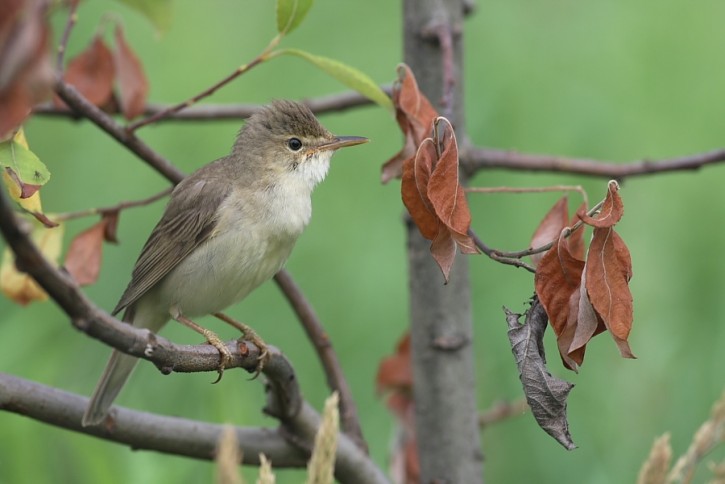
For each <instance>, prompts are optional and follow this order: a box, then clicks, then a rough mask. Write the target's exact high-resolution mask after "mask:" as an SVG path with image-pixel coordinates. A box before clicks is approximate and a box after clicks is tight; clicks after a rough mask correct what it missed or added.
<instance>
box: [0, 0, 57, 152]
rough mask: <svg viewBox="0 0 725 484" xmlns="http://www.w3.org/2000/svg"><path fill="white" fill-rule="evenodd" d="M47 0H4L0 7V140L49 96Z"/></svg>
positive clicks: (50, 69) (51, 72)
mask: <svg viewBox="0 0 725 484" xmlns="http://www.w3.org/2000/svg"><path fill="white" fill-rule="evenodd" d="M47 8H48V5H47V2H43V1H39V0H25V1H22V0H10V1H5V2H3V4H2V8H0V66H2V69H1V70H0V113H1V115H0V140H4V139H6V138H7V137H8V136H9V135H11V134H12V132H13V131H14V130H15V129H17V127H18V126H20V124H21V123H22V122H23V121H24V119H25V118H26V117H27V116H28V115H29V114H30V110H31V108H32V106H33V105H35V104H36V103H38V102H40V101H42V100H44V99H46V98H47V97H49V96H50V93H51V85H52V82H53V71H52V68H51V66H50V58H49V56H48V52H49V47H50V29H49V26H48V20H47Z"/></svg>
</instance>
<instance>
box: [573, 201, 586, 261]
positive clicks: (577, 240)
mask: <svg viewBox="0 0 725 484" xmlns="http://www.w3.org/2000/svg"><path fill="white" fill-rule="evenodd" d="M578 213H587V204H586V202H584V203H582V204H581V205H580V206H579V208H578V209H577V211H576V213H574V215H573V216H572V218H571V220H570V221H569V226H570V227H573V226H574V224H575V223H576V222H578V221H579V216H578V215H577V214H578ZM569 252H571V255H573V256H574V257H576V258H577V259H579V260H584V257H585V256H586V247H585V246H584V227H579V228H578V229H577V230H575V231H574V232H572V233H571V235H570V236H569Z"/></svg>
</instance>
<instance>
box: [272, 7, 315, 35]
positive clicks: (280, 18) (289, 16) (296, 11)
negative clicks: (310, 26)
mask: <svg viewBox="0 0 725 484" xmlns="http://www.w3.org/2000/svg"><path fill="white" fill-rule="evenodd" d="M312 1H313V0H277V31H278V32H279V33H280V34H289V33H290V32H292V31H293V30H294V29H296V28H297V26H298V25H299V24H300V23H302V20H304V18H305V16H306V15H307V12H309V10H310V7H312Z"/></svg>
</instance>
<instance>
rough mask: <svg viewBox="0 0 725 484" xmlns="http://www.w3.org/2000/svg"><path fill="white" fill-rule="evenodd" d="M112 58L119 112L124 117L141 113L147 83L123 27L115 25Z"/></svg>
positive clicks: (147, 87) (144, 105)
mask: <svg viewBox="0 0 725 484" xmlns="http://www.w3.org/2000/svg"><path fill="white" fill-rule="evenodd" d="M114 54H115V55H114V56H113V60H114V63H115V68H116V73H117V75H118V86H119V91H120V103H121V112H122V113H123V116H124V117H125V118H126V119H133V118H135V117H136V116H139V115H141V114H143V112H144V108H145V107H146V98H147V95H148V90H149V83H148V80H147V79H146V74H144V70H143V66H142V65H141V61H140V60H139V59H138V57H137V56H136V54H135V53H134V51H133V50H132V49H131V46H129V45H128V43H127V42H126V39H125V38H124V36H123V29H122V28H121V26H120V25H117V26H116V50H115V52H114Z"/></svg>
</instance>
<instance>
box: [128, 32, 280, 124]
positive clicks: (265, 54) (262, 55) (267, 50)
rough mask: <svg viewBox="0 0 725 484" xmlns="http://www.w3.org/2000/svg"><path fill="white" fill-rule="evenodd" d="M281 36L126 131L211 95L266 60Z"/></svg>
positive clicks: (152, 121)
mask: <svg viewBox="0 0 725 484" xmlns="http://www.w3.org/2000/svg"><path fill="white" fill-rule="evenodd" d="M281 38H282V37H281V34H280V35H278V36H276V37H275V38H274V39H272V41H271V42H270V43H269V44H268V45H267V47H265V48H264V50H263V51H262V52H261V53H260V54H259V55H258V56H257V57H255V58H254V59H252V60H251V61H250V62H249V63H247V64H243V65H241V66H239V67H237V68H236V69H234V71H232V73H231V74H229V75H227V76H226V77H224V78H223V79H221V80H220V81H218V82H216V83H214V84H212V85H211V86H210V87H208V88H206V89H204V90H203V91H201V92H200V93H199V94H197V95H195V96H192V97H191V98H189V99H187V100H186V101H184V102H181V103H179V104H176V105H173V106H170V107H168V108H166V109H164V110H163V111H159V112H158V113H156V114H154V115H153V116H149V117H146V118H143V119H140V120H138V121H136V122H134V123H131V124H129V125H128V127H127V129H128V131H129V132H130V133H133V132H134V131H136V130H137V129H139V128H141V127H143V126H146V125H149V124H151V123H154V122H156V121H158V120H159V119H162V118H165V117H166V116H169V115H171V114H173V113H176V112H179V111H181V110H182V109H185V108H188V107H189V106H191V105H192V104H196V103H197V102H199V101H200V100H201V99H204V98H205V97H208V96H211V95H212V94H214V93H215V92H216V91H217V90H219V89H220V88H222V87H224V86H226V85H227V84H229V83H230V82H232V81H233V80H234V79H236V78H237V77H239V76H241V75H242V74H244V73H245V72H249V71H250V70H252V69H253V68H254V67H256V66H258V65H259V64H261V63H262V62H264V61H265V60H267V59H268V57H269V55H270V52H271V51H272V49H273V48H274V47H276V46H277V44H279V41H280V40H281Z"/></svg>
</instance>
